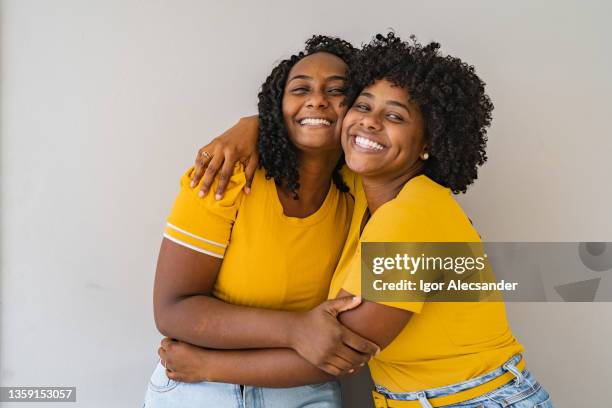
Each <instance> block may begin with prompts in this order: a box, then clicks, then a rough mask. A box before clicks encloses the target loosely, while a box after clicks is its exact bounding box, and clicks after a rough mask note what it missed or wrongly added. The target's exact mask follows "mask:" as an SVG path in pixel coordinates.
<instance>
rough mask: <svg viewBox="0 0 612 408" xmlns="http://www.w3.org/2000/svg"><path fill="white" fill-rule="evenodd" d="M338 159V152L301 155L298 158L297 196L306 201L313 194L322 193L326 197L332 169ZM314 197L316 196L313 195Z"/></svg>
mask: <svg viewBox="0 0 612 408" xmlns="http://www.w3.org/2000/svg"><path fill="white" fill-rule="evenodd" d="M339 158H340V152H338V151H330V152H325V153H321V152H318V153H315V154H312V153H302V154H300V157H299V166H298V172H299V174H300V188H299V189H298V195H299V196H300V199H302V196H303V197H304V198H305V199H306V198H308V197H309V196H312V195H313V193H317V192H320V191H324V192H325V194H326V195H327V191H328V190H329V183H330V182H331V178H332V174H333V172H334V168H336V163H338V159H339ZM315 195H316V194H315Z"/></svg>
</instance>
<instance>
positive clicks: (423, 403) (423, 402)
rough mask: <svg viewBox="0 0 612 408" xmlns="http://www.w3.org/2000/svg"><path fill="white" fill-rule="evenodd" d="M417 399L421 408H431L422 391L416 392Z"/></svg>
mask: <svg viewBox="0 0 612 408" xmlns="http://www.w3.org/2000/svg"><path fill="white" fill-rule="evenodd" d="M417 397H418V398H419V402H420V403H421V406H422V407H423V408H433V406H432V405H431V404H430V403H429V401H427V396H426V395H425V392H424V391H420V392H417Z"/></svg>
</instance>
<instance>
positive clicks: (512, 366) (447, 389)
mask: <svg viewBox="0 0 612 408" xmlns="http://www.w3.org/2000/svg"><path fill="white" fill-rule="evenodd" d="M521 358H522V355H521V354H520V353H519V354H515V355H514V356H513V357H512V358H510V359H509V360H508V361H506V362H505V363H504V364H502V366H501V367H499V368H497V369H495V370H493V371H491V372H488V373H486V374H483V375H481V376H480V377H476V378H472V379H470V380H467V381H463V382H460V383H456V384H451V385H445V386H443V387H438V388H431V389H428V390H422V391H413V392H399V393H394V392H391V391H389V390H388V389H387V388H385V387H383V386H381V385H376V391H378V392H380V393H381V394H384V395H385V396H386V397H387V398H389V399H394V400H399V401H416V400H419V399H422V398H423V397H426V398H435V397H442V396H446V395H452V394H455V393H457V392H460V391H464V390H467V389H470V388H473V387H476V386H478V385H480V384H484V383H486V382H489V381H491V380H493V379H494V378H497V377H499V376H501V375H503V374H505V373H506V372H508V371H510V372H512V373H513V374H514V376H515V377H516V378H517V381H519V382H520V381H521V380H522V375H521V373H520V372H519V371H518V369H517V368H516V365H517V364H518V362H519V361H521Z"/></svg>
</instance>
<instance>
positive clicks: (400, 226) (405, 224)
mask: <svg viewBox="0 0 612 408" xmlns="http://www.w3.org/2000/svg"><path fill="white" fill-rule="evenodd" d="M394 207H396V206H395V205H393V204H391V205H388V206H385V207H381V208H380V209H379V210H378V211H376V213H375V214H374V216H373V217H372V218H371V219H370V221H369V222H368V224H367V225H366V227H365V228H364V230H363V233H362V235H361V238H360V240H359V244H358V247H357V251H356V252H355V255H354V257H353V259H352V260H351V262H350V264H349V266H348V273H347V274H346V279H345V280H344V283H343V284H342V289H344V290H345V291H347V292H349V293H351V294H353V295H361V243H362V242H426V241H427V239H423V238H425V236H427V235H428V231H429V227H428V223H427V219H428V215H427V213H426V212H423V211H419V209H418V208H413V209H412V211H406V210H405V209H401V210H403V211H401V212H400V211H397V210H398V209H396V208H394ZM398 215H399V216H398ZM366 300H367V299H366ZM376 303H380V304H382V305H386V306H391V307H396V308H399V309H404V310H408V311H410V312H413V313H420V312H421V309H422V308H423V304H424V302H420V301H417V302H380V301H376Z"/></svg>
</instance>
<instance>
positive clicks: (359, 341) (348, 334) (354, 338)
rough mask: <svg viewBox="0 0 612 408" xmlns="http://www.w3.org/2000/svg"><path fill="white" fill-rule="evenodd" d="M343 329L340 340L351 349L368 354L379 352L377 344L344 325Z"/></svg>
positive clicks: (372, 354)
mask: <svg viewBox="0 0 612 408" xmlns="http://www.w3.org/2000/svg"><path fill="white" fill-rule="evenodd" d="M343 331H344V333H343V335H342V342H343V343H344V344H346V345H347V346H349V347H350V348H352V349H353V350H355V351H357V352H359V353H363V354H367V355H370V356H375V355H377V354H378V353H380V347H378V345H377V344H375V343H373V342H371V341H370V340H368V339H365V338H363V337H361V336H360V335H358V334H357V333H355V332H353V331H352V330H350V329H349V328H347V327H344V328H343Z"/></svg>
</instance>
